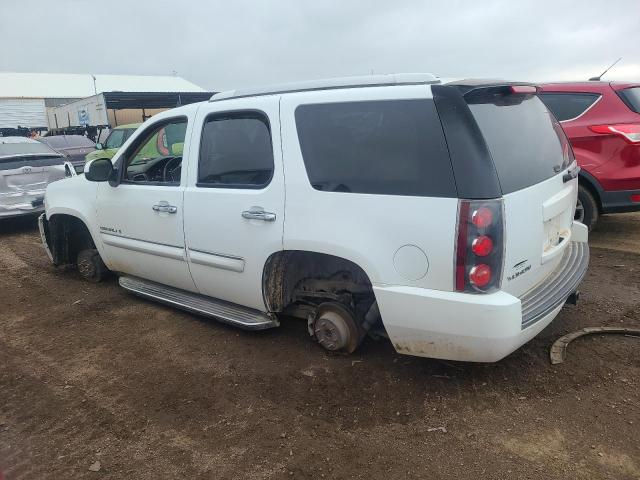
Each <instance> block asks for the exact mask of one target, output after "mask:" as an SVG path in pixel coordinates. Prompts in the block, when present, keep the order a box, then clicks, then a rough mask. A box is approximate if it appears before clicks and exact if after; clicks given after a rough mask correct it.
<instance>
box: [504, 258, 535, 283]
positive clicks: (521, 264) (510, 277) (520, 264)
mask: <svg viewBox="0 0 640 480" xmlns="http://www.w3.org/2000/svg"><path fill="white" fill-rule="evenodd" d="M526 263H527V260H523V261H521V262H518V263H516V264H515V265H514V266H513V267H511V269H512V270H516V269H519V270H518V271H516V272H514V273H512V274H511V275H508V276H507V281H509V282H510V281H511V280H515V279H516V278H518V277H519V276H520V275H524V274H525V273H527V272H528V271H529V270H531V264H529V265H527V266H524V265H525V264H526Z"/></svg>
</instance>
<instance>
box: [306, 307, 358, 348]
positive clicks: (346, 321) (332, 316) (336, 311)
mask: <svg viewBox="0 0 640 480" xmlns="http://www.w3.org/2000/svg"><path fill="white" fill-rule="evenodd" d="M310 320H311V321H310V324H309V327H310V329H309V330H310V333H312V334H313V336H314V337H315V338H316V340H317V341H318V343H319V344H320V345H322V346H323V347H324V348H326V349H327V350H329V351H332V352H335V351H338V350H344V351H347V352H349V353H351V352H353V351H354V350H355V349H356V347H357V346H358V343H359V340H360V335H359V329H358V326H357V323H356V320H355V318H354V317H353V315H352V314H351V313H350V312H349V310H348V309H346V308H345V307H343V306H342V305H340V304H337V303H325V304H322V305H320V306H319V307H318V310H317V313H316V315H315V318H314V319H310Z"/></svg>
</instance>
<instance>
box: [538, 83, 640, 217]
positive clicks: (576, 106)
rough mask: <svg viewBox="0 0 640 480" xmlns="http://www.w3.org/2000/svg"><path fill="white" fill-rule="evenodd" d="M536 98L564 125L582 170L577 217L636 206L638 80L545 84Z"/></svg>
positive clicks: (639, 199) (639, 200)
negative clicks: (627, 81)
mask: <svg viewBox="0 0 640 480" xmlns="http://www.w3.org/2000/svg"><path fill="white" fill-rule="evenodd" d="M540 98H541V99H542V100H543V101H544V103H545V104H546V105H547V107H548V108H549V110H551V111H552V112H553V114H554V115H555V116H556V118H557V119H558V120H559V121H560V123H561V124H562V127H563V128H564V131H565V132H566V134H567V136H568V137H569V140H570V141H571V144H572V146H573V151H574V153H575V156H576V159H577V160H578V164H579V165H580V167H581V168H582V170H581V171H580V179H579V180H580V189H579V192H578V206H577V208H576V219H577V220H579V221H581V222H583V223H584V224H585V225H587V226H588V227H589V229H591V228H593V226H594V225H595V224H596V222H597V220H598V216H599V215H600V214H604V213H616V212H633V211H640V84H638V83H622V82H603V81H590V82H570V83H549V84H543V85H541V88H540Z"/></svg>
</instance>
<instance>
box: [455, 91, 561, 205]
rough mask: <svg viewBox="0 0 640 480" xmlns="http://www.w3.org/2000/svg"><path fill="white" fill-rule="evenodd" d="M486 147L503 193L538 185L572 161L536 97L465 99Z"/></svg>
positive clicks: (553, 122) (477, 96)
mask: <svg viewBox="0 0 640 480" xmlns="http://www.w3.org/2000/svg"><path fill="white" fill-rule="evenodd" d="M465 99H466V100H467V104H468V105H469V109H470V110H471V113H472V114H473V117H474V118H475V120H476V122H477V124H478V126H479V128H480V131H481V132H482V135H483V137H484V139H485V141H486V143H487V146H488V147H489V151H490V152H491V157H492V158H493V163H494V165H495V167H496V171H497V173H498V179H499V181H500V186H501V188H502V193H503V194H508V193H512V192H515V191H517V190H521V189H523V188H527V187H530V186H532V185H535V184H537V183H540V182H542V181H544V180H546V179H548V178H551V177H552V176H554V175H556V174H558V173H559V172H561V171H562V170H563V169H565V168H566V167H567V166H568V165H569V163H570V161H571V160H572V152H571V150H570V148H571V147H570V145H569V142H568V141H567V138H566V136H565V134H564V132H563V130H562V127H561V126H560V125H559V124H558V122H557V121H556V120H555V118H553V116H552V115H550V114H549V111H548V110H547V107H546V106H545V104H544V103H542V101H541V100H540V99H539V98H538V97H537V96H536V95H505V94H503V93H502V92H500V91H499V92H497V93H492V92H489V93H486V94H485V93H479V94H471V95H469V94H468V95H467V96H465Z"/></svg>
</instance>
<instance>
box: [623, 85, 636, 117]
mask: <svg viewBox="0 0 640 480" xmlns="http://www.w3.org/2000/svg"><path fill="white" fill-rule="evenodd" d="M618 95H620V98H622V100H623V101H624V103H626V104H627V107H629V108H630V109H631V110H633V111H634V112H636V113H640V87H633V88H626V89H624V90H620V91H619V92H618Z"/></svg>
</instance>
